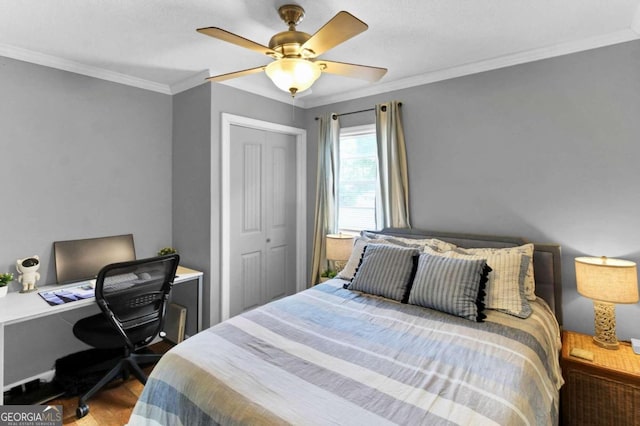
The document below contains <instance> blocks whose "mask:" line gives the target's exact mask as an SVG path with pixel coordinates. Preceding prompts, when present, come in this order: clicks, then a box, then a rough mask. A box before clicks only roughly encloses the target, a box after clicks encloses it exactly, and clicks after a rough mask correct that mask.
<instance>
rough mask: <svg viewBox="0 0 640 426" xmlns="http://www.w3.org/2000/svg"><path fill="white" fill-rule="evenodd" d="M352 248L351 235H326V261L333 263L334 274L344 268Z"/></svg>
mask: <svg viewBox="0 0 640 426" xmlns="http://www.w3.org/2000/svg"><path fill="white" fill-rule="evenodd" d="M352 248H353V235H347V234H342V233H340V234H329V235H327V260H331V261H333V262H334V265H335V270H336V272H340V271H341V270H342V268H344V267H345V265H346V264H347V261H348V260H349V256H351V249H352Z"/></svg>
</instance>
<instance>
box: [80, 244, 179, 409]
mask: <svg viewBox="0 0 640 426" xmlns="http://www.w3.org/2000/svg"><path fill="white" fill-rule="evenodd" d="M179 260H180V257H179V256H178V255H177V254H170V255H167V256H159V257H152V258H149V259H140V260H133V261H128V262H120V263H113V264H110V265H107V266H105V267H104V268H102V269H101V270H100V272H99V273H98V277H97V279H96V285H95V293H96V302H97V303H98V306H100V309H101V310H102V313H101V314H97V315H93V316H91V317H87V318H83V319H81V320H80V321H78V322H77V323H76V324H75V325H74V326H73V334H74V335H75V336H76V337H77V338H78V339H80V340H81V341H83V342H84V343H86V344H88V345H90V346H93V347H94V348H99V349H114V348H123V354H122V358H120V360H119V361H118V362H117V364H116V366H115V367H113V368H112V369H111V370H110V371H109V372H108V373H107V374H106V375H105V376H104V377H103V378H102V379H101V380H100V381H99V382H98V383H97V384H96V385H95V386H93V387H92V388H91V389H90V390H89V391H87V392H86V393H85V394H84V395H82V396H80V400H79V401H78V408H77V409H76V416H77V417H78V418H81V417H84V416H86V415H87V414H88V413H89V406H88V405H87V400H88V399H89V398H91V397H92V396H93V395H94V394H95V393H96V392H98V391H99V390H100V389H102V388H103V387H104V386H105V385H107V384H108V383H109V382H111V381H112V380H113V379H115V378H116V377H118V376H122V377H123V379H127V378H128V377H129V373H131V374H133V375H134V376H135V377H136V378H137V379H138V380H140V381H141V382H142V383H143V384H146V383H147V376H146V374H145V373H144V372H143V371H142V368H140V366H139V363H144V362H150V361H151V362H155V361H158V360H159V359H160V357H161V356H162V355H160V354H149V353H138V352H139V351H140V350H141V349H143V348H144V347H145V346H147V345H148V344H149V343H150V342H151V341H152V340H153V339H154V338H155V337H156V336H158V335H159V334H160V332H161V330H162V328H163V326H164V318H165V310H166V305H167V300H168V299H169V292H170V291H171V286H172V285H173V279H174V277H175V274H176V268H177V267H178V262H179Z"/></svg>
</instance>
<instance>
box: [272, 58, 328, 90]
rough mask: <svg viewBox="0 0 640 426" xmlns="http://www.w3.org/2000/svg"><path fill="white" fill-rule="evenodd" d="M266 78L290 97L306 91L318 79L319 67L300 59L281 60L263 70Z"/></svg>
mask: <svg viewBox="0 0 640 426" xmlns="http://www.w3.org/2000/svg"><path fill="white" fill-rule="evenodd" d="M265 72H266V73H267V76H269V78H270V79H271V81H273V83H274V84H275V85H276V86H278V88H279V89H281V90H284V91H285V92H290V93H291V95H295V94H296V93H300V92H302V91H303V90H307V89H308V88H309V87H311V85H312V84H313V83H314V82H315V81H316V80H317V79H318V77H320V74H321V70H320V66H319V65H318V64H316V63H315V62H311V61H308V60H306V59H301V58H282V59H278V60H277V61H274V62H271V63H270V64H269V65H267V68H266V69H265Z"/></svg>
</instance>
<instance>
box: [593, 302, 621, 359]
mask: <svg viewBox="0 0 640 426" xmlns="http://www.w3.org/2000/svg"><path fill="white" fill-rule="evenodd" d="M593 311H594V313H595V318H594V325H595V329H596V334H595V336H593V342H594V343H595V344H596V345H598V346H600V347H601V348H605V349H613V350H616V349H619V348H620V344H619V343H618V339H617V337H616V305H614V304H613V303H606V302H597V301H594V302H593Z"/></svg>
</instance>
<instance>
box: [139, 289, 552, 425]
mask: <svg viewBox="0 0 640 426" xmlns="http://www.w3.org/2000/svg"><path fill="white" fill-rule="evenodd" d="M341 284H342V281H340V280H332V281H330V282H328V283H325V284H321V285H318V286H316V287H314V288H311V289H309V290H306V291H304V292H301V293H298V294H296V295H294V296H290V297H287V298H285V299H281V300H279V301H276V302H273V303H270V304H268V305H265V306H263V307H260V308H257V309H255V310H252V311H250V312H247V313H244V314H242V315H239V316H236V317H234V318H231V319H230V320H228V321H225V322H223V323H220V324H218V325H216V326H214V327H212V328H210V329H208V330H205V331H203V332H201V333H199V334H197V335H196V336H193V337H191V338H189V339H188V340H186V341H185V342H183V343H181V344H180V345H178V346H176V347H175V348H173V349H172V350H171V351H169V352H168V353H167V354H166V355H165V356H164V357H163V358H162V360H161V361H160V363H159V364H158V365H157V366H156V368H155V369H154V370H153V372H152V374H151V375H150V377H149V381H148V382H147V385H146V386H145V389H144V391H143V393H142V395H141V396H140V399H139V401H138V403H137V404H136V406H135V408H134V411H133V414H132V416H131V418H130V422H129V425H130V426H135V425H185V426H191V425H214V424H223V425H277V424H292V425H386V424H389V425H390V424H406V425H418V424H424V425H438V424H447V425H449V424H463V425H491V424H495V425H546V424H555V423H557V417H558V399H559V397H558V389H559V387H560V386H561V384H562V376H561V373H560V368H559V365H558V349H559V347H560V336H559V330H558V325H557V323H556V321H555V319H554V317H553V315H552V314H551V312H550V310H549V308H548V307H547V306H546V305H545V304H544V303H543V302H534V303H532V307H533V314H532V315H531V317H529V318H528V319H526V320H522V319H519V318H515V317H511V316H509V315H506V314H502V313H499V312H493V311H490V312H489V313H488V318H487V319H486V322H484V323H474V322H471V321H468V320H465V319H462V318H458V317H454V316H451V315H448V314H444V313H441V312H437V311H433V310H429V309H425V308H421V307H417V306H411V305H402V304H399V303H396V302H391V301H388V300H385V299H381V298H376V297H371V296H366V295H362V294H359V293H356V292H352V291H349V290H344V289H342V288H341Z"/></svg>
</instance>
